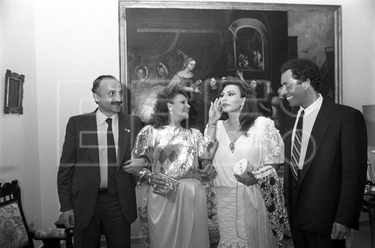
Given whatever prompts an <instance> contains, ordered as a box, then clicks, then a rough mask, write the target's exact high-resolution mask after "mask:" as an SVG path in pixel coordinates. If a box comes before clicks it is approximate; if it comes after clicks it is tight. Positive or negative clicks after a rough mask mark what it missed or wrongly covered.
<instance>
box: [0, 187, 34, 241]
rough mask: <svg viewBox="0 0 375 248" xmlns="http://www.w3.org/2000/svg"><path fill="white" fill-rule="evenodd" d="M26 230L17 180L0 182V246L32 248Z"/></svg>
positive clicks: (27, 228)
mask: <svg viewBox="0 0 375 248" xmlns="http://www.w3.org/2000/svg"><path fill="white" fill-rule="evenodd" d="M28 230H29V227H28V225H27V222H26V219H25V216H24V214H23V210H22V204H21V190H20V187H19V186H18V181H17V180H13V181H12V182H11V183H4V184H3V185H2V184H1V183H0V247H11V248H13V247H14V248H24V247H27V248H34V244H33V241H32V239H31V238H30V237H29V236H28V233H27V231H28Z"/></svg>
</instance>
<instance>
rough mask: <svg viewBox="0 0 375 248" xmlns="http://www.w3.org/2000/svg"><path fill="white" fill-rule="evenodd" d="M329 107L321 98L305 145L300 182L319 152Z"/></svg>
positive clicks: (327, 121)
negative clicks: (307, 142)
mask: <svg viewBox="0 0 375 248" xmlns="http://www.w3.org/2000/svg"><path fill="white" fill-rule="evenodd" d="M330 112H331V108H330V103H329V102H328V101H327V100H324V99H323V103H322V106H321V108H320V110H319V113H318V116H317V117H316V120H315V123H314V126H313V129H312V131H311V135H310V139H309V144H308V146H307V151H306V156H305V164H304V166H303V169H302V173H301V175H300V178H299V181H300V182H301V181H302V180H303V179H304V177H305V175H306V173H307V172H308V170H309V169H310V167H311V165H312V163H313V161H314V159H315V156H316V154H317V153H318V152H319V149H320V147H321V144H322V141H323V138H324V136H325V134H326V131H327V128H328V126H329V118H330V116H331V114H330Z"/></svg>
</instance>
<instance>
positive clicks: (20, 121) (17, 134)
mask: <svg viewBox="0 0 375 248" xmlns="http://www.w3.org/2000/svg"><path fill="white" fill-rule="evenodd" d="M7 69H9V70H11V71H13V72H16V73H20V74H24V75H25V83H24V98H23V105H24V111H23V113H24V114H23V115H18V114H4V111H3V102H4V100H3V99H4V98H3V97H4V93H3V92H4V88H5V72H6V70H7ZM36 81H37V80H36V68H35V25H34V2H33V1H0V96H1V97H0V102H1V113H0V138H1V139H0V183H4V182H6V181H11V180H13V179H18V181H19V184H20V187H21V188H22V195H21V196H22V200H23V204H24V210H25V215H26V216H27V219H28V221H29V223H33V224H35V226H40V225H41V195H40V178H41V177H40V175H41V174H40V171H41V167H40V166H39V165H40V158H39V154H38V153H39V146H38V140H39V137H38V136H39V128H38V110H37V106H38V95H37V82H36ZM47 152H48V151H47Z"/></svg>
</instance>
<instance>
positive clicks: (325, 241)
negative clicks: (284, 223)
mask: <svg viewBox="0 0 375 248" xmlns="http://www.w3.org/2000/svg"><path fill="white" fill-rule="evenodd" d="M291 231H292V238H293V244H294V248H345V240H332V239H331V236H330V235H319V234H317V233H311V232H305V231H299V230H294V229H293V228H291Z"/></svg>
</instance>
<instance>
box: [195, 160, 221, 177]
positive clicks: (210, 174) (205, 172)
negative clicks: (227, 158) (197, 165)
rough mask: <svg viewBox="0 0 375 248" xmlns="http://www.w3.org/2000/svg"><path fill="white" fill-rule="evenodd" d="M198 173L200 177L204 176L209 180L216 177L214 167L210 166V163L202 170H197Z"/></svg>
mask: <svg viewBox="0 0 375 248" xmlns="http://www.w3.org/2000/svg"><path fill="white" fill-rule="evenodd" d="M199 172H200V173H201V174H202V176H206V177H209V178H215V177H216V175H217V172H216V170H215V167H214V166H213V165H212V163H207V165H206V166H205V167H204V169H203V170H199Z"/></svg>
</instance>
